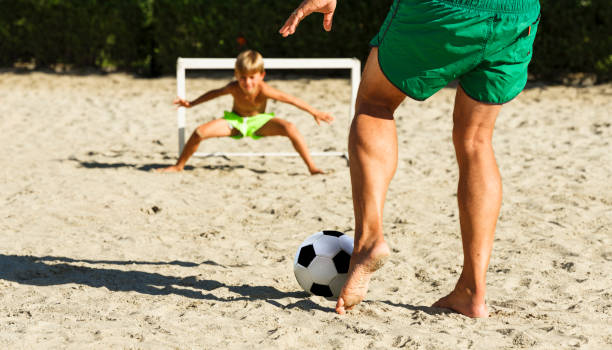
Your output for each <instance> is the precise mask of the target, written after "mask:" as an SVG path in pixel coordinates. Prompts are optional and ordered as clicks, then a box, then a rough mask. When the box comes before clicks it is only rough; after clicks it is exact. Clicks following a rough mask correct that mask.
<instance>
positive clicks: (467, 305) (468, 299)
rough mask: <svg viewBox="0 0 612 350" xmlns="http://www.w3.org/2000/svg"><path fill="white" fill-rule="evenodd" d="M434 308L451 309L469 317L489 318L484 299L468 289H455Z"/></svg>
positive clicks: (437, 302)
mask: <svg viewBox="0 0 612 350" xmlns="http://www.w3.org/2000/svg"><path fill="white" fill-rule="evenodd" d="M432 307H439V308H443V309H451V310H453V311H456V312H458V313H460V314H463V315H465V316H467V317H472V318H480V317H489V311H488V310H487V304H485V301H484V297H476V296H474V295H473V293H472V292H471V291H470V290H469V289H467V288H455V290H453V291H452V292H451V293H450V294H449V295H447V296H445V297H443V298H441V299H440V300H438V301H436V302H435V303H434V304H433V305H432Z"/></svg>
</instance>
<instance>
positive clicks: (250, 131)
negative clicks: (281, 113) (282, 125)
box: [223, 111, 274, 140]
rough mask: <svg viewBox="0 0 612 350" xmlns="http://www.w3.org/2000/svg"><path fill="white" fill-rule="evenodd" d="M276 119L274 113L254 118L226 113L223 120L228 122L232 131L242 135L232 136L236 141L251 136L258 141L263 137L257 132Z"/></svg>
mask: <svg viewBox="0 0 612 350" xmlns="http://www.w3.org/2000/svg"><path fill="white" fill-rule="evenodd" d="M272 118H274V113H262V114H257V115H254V116H252V117H241V116H239V115H238V114H236V113H234V112H228V111H225V112H224V113H223V119H225V120H227V123H228V124H229V125H230V128H231V129H236V130H238V131H240V134H241V135H236V136H232V137H233V138H235V139H240V138H243V137H245V136H250V137H251V138H253V139H254V140H257V139H258V138H260V137H261V136H259V135H256V134H255V133H256V132H257V130H259V129H261V127H262V126H264V125H265V124H266V123H267V122H269V121H270V119H272Z"/></svg>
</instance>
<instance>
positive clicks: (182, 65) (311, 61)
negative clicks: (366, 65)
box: [176, 57, 361, 157]
mask: <svg viewBox="0 0 612 350" xmlns="http://www.w3.org/2000/svg"><path fill="white" fill-rule="evenodd" d="M235 63H236V59H235V58H184V57H179V58H178V59H177V62H176V93H177V95H178V97H180V98H182V99H186V94H187V93H186V89H185V71H186V70H188V69H232V70H233V69H234V65H235ZM264 67H265V69H350V70H351V100H350V105H349V108H348V110H349V111H348V114H349V117H348V120H349V125H350V122H351V120H352V118H353V115H354V114H355V100H356V99H357V90H358V88H359V81H360V80H361V62H360V61H359V60H358V59H356V58H264ZM177 124H178V143H179V156H180V155H181V153H182V152H183V147H184V146H185V125H186V108H185V107H179V108H178V111H177ZM193 155H194V156H196V157H210V156H228V157H229V156H246V157H253V156H299V154H298V153H297V152H265V153H261V152H246V153H244V152H241V153H227V152H213V153H201V152H196V153H194V154H193ZM311 155H312V156H345V157H346V156H347V154H346V152H331V151H323V152H312V153H311Z"/></svg>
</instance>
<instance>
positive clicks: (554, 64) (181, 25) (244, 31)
mask: <svg viewBox="0 0 612 350" xmlns="http://www.w3.org/2000/svg"><path fill="white" fill-rule="evenodd" d="M299 2H300V1H299V0H288V1H287V0H283V1H281V0H248V1H247V0H223V1H221V0H0V65H1V66H5V67H10V66H12V65H13V64H14V63H15V62H18V61H30V60H34V61H35V62H36V65H37V66H38V67H46V66H50V65H53V64H56V63H62V64H69V65H73V66H76V67H97V68H103V69H108V68H117V69H121V70H126V71H131V72H136V73H138V74H143V75H159V74H173V73H174V70H175V65H176V58H177V57H178V56H182V57H234V56H236V55H237V54H238V53H239V52H240V51H242V50H243V49H245V48H252V49H256V50H258V51H260V52H262V54H264V56H266V57H351V56H355V57H358V58H359V59H361V60H362V61H363V60H365V58H366V57H367V53H368V50H369V48H368V41H369V39H370V38H371V37H372V36H373V35H374V34H375V33H376V32H377V30H378V27H379V26H380V24H381V23H382V21H383V19H384V17H385V15H386V13H387V10H388V8H389V5H390V4H391V0H387V1H374V0H361V1H359V0H350V1H349V0H340V1H339V2H338V8H337V11H336V15H335V18H334V25H333V30H332V32H331V33H324V32H323V30H322V25H321V22H322V17H321V15H313V16H310V17H308V18H306V19H305V20H304V22H303V23H302V24H301V25H300V27H299V28H298V33H297V35H293V36H291V37H289V38H286V39H282V38H281V37H280V35H278V33H277V31H278V29H279V28H280V26H281V25H282V23H283V22H284V20H285V18H286V16H287V15H288V14H289V13H291V11H292V10H293V9H294V7H295V6H296V5H297V4H298V3H299ZM541 3H542V21H541V23H540V27H539V30H538V35H537V38H536V43H535V49H534V58H533V61H532V65H531V66H530V70H531V73H532V74H534V75H535V76H536V77H537V78H539V79H554V78H555V77H558V76H559V75H560V74H567V73H572V72H583V73H593V74H597V75H598V78H599V80H600V81H602V80H610V78H612V23H611V22H612V6H610V0H541Z"/></svg>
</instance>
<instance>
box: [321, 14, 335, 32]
mask: <svg viewBox="0 0 612 350" xmlns="http://www.w3.org/2000/svg"><path fill="white" fill-rule="evenodd" d="M333 17H334V13H333V12H328V13H325V14H323V29H325V30H326V31H328V32H329V31H330V30H331V28H332V19H333Z"/></svg>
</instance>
